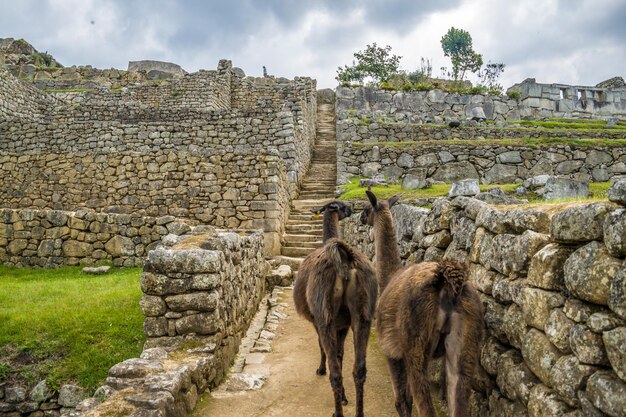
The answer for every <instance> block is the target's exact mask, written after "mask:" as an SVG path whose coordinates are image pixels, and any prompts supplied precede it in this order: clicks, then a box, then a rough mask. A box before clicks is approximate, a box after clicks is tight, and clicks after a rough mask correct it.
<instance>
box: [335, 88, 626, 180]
mask: <svg viewBox="0 0 626 417" xmlns="http://www.w3.org/2000/svg"><path fill="white" fill-rule="evenodd" d="M476 107H481V108H482V109H483V110H484V112H485V114H486V116H487V118H488V119H497V120H500V121H499V122H497V123H496V124H497V126H495V125H488V126H461V127H458V128H450V127H449V126H447V125H436V124H433V123H443V122H444V120H450V119H465V118H467V117H470V116H471V115H472V111H473V110H474V109H475V108H476ZM520 111H521V110H520V109H519V107H518V105H517V102H516V101H515V100H508V99H506V98H503V97H494V96H483V95H473V96H471V95H461V94H458V93H446V92H444V91H442V90H433V91H429V92H410V93H403V92H394V91H384V90H374V89H369V88H364V87H360V88H346V87H339V88H338V89H337V107H336V120H337V123H336V129H337V161H338V162H337V171H338V181H339V182H340V183H343V182H346V181H347V180H348V178H349V177H353V176H364V177H372V176H375V175H377V174H383V175H384V176H386V177H387V178H388V179H391V180H402V181H404V180H406V181H413V180H417V181H419V182H421V183H422V184H425V181H426V179H432V180H435V181H444V182H451V181H454V180H459V179H465V178H479V179H480V180H481V181H482V182H484V183H505V182H518V181H523V180H525V179H527V178H529V177H532V176H534V175H539V174H559V175H568V176H570V177H575V178H581V179H586V180H594V181H608V180H610V179H612V178H614V177H619V176H621V175H623V174H626V147H624V146H623V145H621V144H618V143H619V142H616V145H614V146H612V145H610V143H609V144H604V143H603V144H598V146H583V145H576V144H575V143H572V144H557V143H549V142H548V141H544V142H541V141H537V143H536V144H530V143H529V145H528V146H524V145H523V144H519V143H515V139H520V140H527V139H530V141H529V142H532V139H545V138H560V137H563V136H564V135H566V136H567V137H568V138H571V139H572V142H574V139H596V138H597V139H602V140H603V142H610V140H611V139H621V140H623V139H624V138H626V131H623V130H621V129H614V130H611V129H595V130H589V129H584V130H578V131H577V130H573V131H567V132H565V133H564V131H563V130H562V129H545V128H544V129H541V128H522V127H509V125H507V124H506V123H504V122H502V120H504V119H515V120H517V119H519V118H520V116H519V114H520ZM521 113H523V111H521ZM502 126H507V127H506V128H504V127H502ZM496 139H501V140H502V141H501V143H500V144H495V143H489V142H488V141H490V140H496ZM459 140H462V141H464V142H465V143H459V142H458V141H459ZM473 141H475V142H474V143H472V142H473ZM403 142H409V143H403ZM420 142H423V143H420ZM519 142H522V141H519ZM620 142H622V141H620Z"/></svg>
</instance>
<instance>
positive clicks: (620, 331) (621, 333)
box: [602, 327, 626, 382]
mask: <svg viewBox="0 0 626 417" xmlns="http://www.w3.org/2000/svg"><path fill="white" fill-rule="evenodd" d="M602 340H603V341H604V347H605V348H606V353H607V355H608V357H609V362H610V363H611V367H612V368H613V370H614V371H615V373H616V374H617V376H619V377H620V378H621V380H622V381H624V382H626V327H618V328H616V329H613V330H609V331H607V332H604V333H603V334H602Z"/></svg>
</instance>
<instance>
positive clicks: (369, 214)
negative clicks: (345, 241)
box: [361, 190, 402, 226]
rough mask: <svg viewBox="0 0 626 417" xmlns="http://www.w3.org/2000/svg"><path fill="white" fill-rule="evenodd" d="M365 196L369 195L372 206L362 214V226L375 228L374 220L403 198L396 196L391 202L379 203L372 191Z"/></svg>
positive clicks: (399, 195) (400, 195)
mask: <svg viewBox="0 0 626 417" xmlns="http://www.w3.org/2000/svg"><path fill="white" fill-rule="evenodd" d="M365 194H367V198H368V199H369V201H370V204H369V205H368V206H367V207H365V209H364V210H363V212H362V213H361V224H366V225H368V226H374V218H375V217H376V215H377V214H378V213H380V212H382V211H385V210H387V211H389V209H390V208H391V207H393V206H394V204H396V203H397V202H398V200H400V197H402V194H396V195H394V196H393V197H391V198H390V199H389V200H382V201H378V199H377V198H376V196H375V195H374V193H373V192H371V191H370V190H367V191H366V192H365Z"/></svg>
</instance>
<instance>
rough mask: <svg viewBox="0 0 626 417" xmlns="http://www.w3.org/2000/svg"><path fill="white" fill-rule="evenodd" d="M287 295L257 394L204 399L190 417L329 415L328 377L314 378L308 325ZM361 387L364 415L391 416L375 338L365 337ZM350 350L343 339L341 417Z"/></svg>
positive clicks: (313, 342) (350, 389)
mask: <svg viewBox="0 0 626 417" xmlns="http://www.w3.org/2000/svg"><path fill="white" fill-rule="evenodd" d="M291 294H292V293H291V290H287V291H285V292H284V294H283V295H282V296H281V302H285V303H287V304H288V307H287V308H286V309H285V313H287V315H288V317H287V318H286V319H284V320H283V321H281V323H280V325H279V326H278V328H277V329H276V331H275V333H276V338H275V339H274V341H273V342H272V352H270V353H268V354H267V355H265V360H264V363H263V364H262V365H261V366H269V374H268V376H267V379H266V382H265V385H264V386H263V387H262V388H260V389H258V390H256V391H245V392H243V393H234V394H231V395H228V396H224V395H222V394H221V393H220V395H219V397H218V398H215V397H214V396H213V395H212V394H205V395H204V396H203V398H202V400H201V402H200V403H199V404H198V406H197V407H196V411H195V412H194V413H193V414H192V416H194V417H217V416H219V417H293V416H297V417H320V416H322V417H323V416H328V417H330V416H332V414H333V411H334V406H333V398H332V391H331V388H330V383H329V381H328V376H317V375H316V374H315V369H317V366H318V363H319V348H318V345H317V336H316V335H315V330H314V329H313V326H312V325H311V324H310V323H309V322H307V321H305V320H304V319H302V318H300V317H298V315H297V314H296V312H295V310H294V308H293V302H292V299H291ZM367 355H368V356H367V381H366V383H365V400H364V402H365V415H366V416H371V417H395V416H397V413H396V410H395V407H394V395H393V389H392V387H391V381H390V380H389V374H388V371H387V364H386V360H385V358H384V356H383V355H382V353H381V352H380V351H379V350H378V346H377V342H376V338H375V337H371V338H370V343H369V346H368V353H367ZM353 363H354V348H353V344H352V339H351V336H348V339H347V340H346V348H345V359H344V369H343V376H344V385H345V387H346V395H347V396H348V401H349V404H348V405H347V406H346V407H344V413H345V415H346V416H353V415H354V382H353V380H352V364H353Z"/></svg>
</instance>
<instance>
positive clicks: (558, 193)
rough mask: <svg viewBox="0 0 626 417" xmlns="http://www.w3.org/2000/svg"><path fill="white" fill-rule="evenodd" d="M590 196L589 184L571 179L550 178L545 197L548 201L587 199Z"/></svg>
mask: <svg viewBox="0 0 626 417" xmlns="http://www.w3.org/2000/svg"><path fill="white" fill-rule="evenodd" d="M588 195H589V182H587V181H578V180H573V179H570V178H561V177H550V178H548V181H547V182H546V186H545V193H544V195H543V197H544V198H545V199H546V200H562V199H567V198H586V197H587V196H588Z"/></svg>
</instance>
